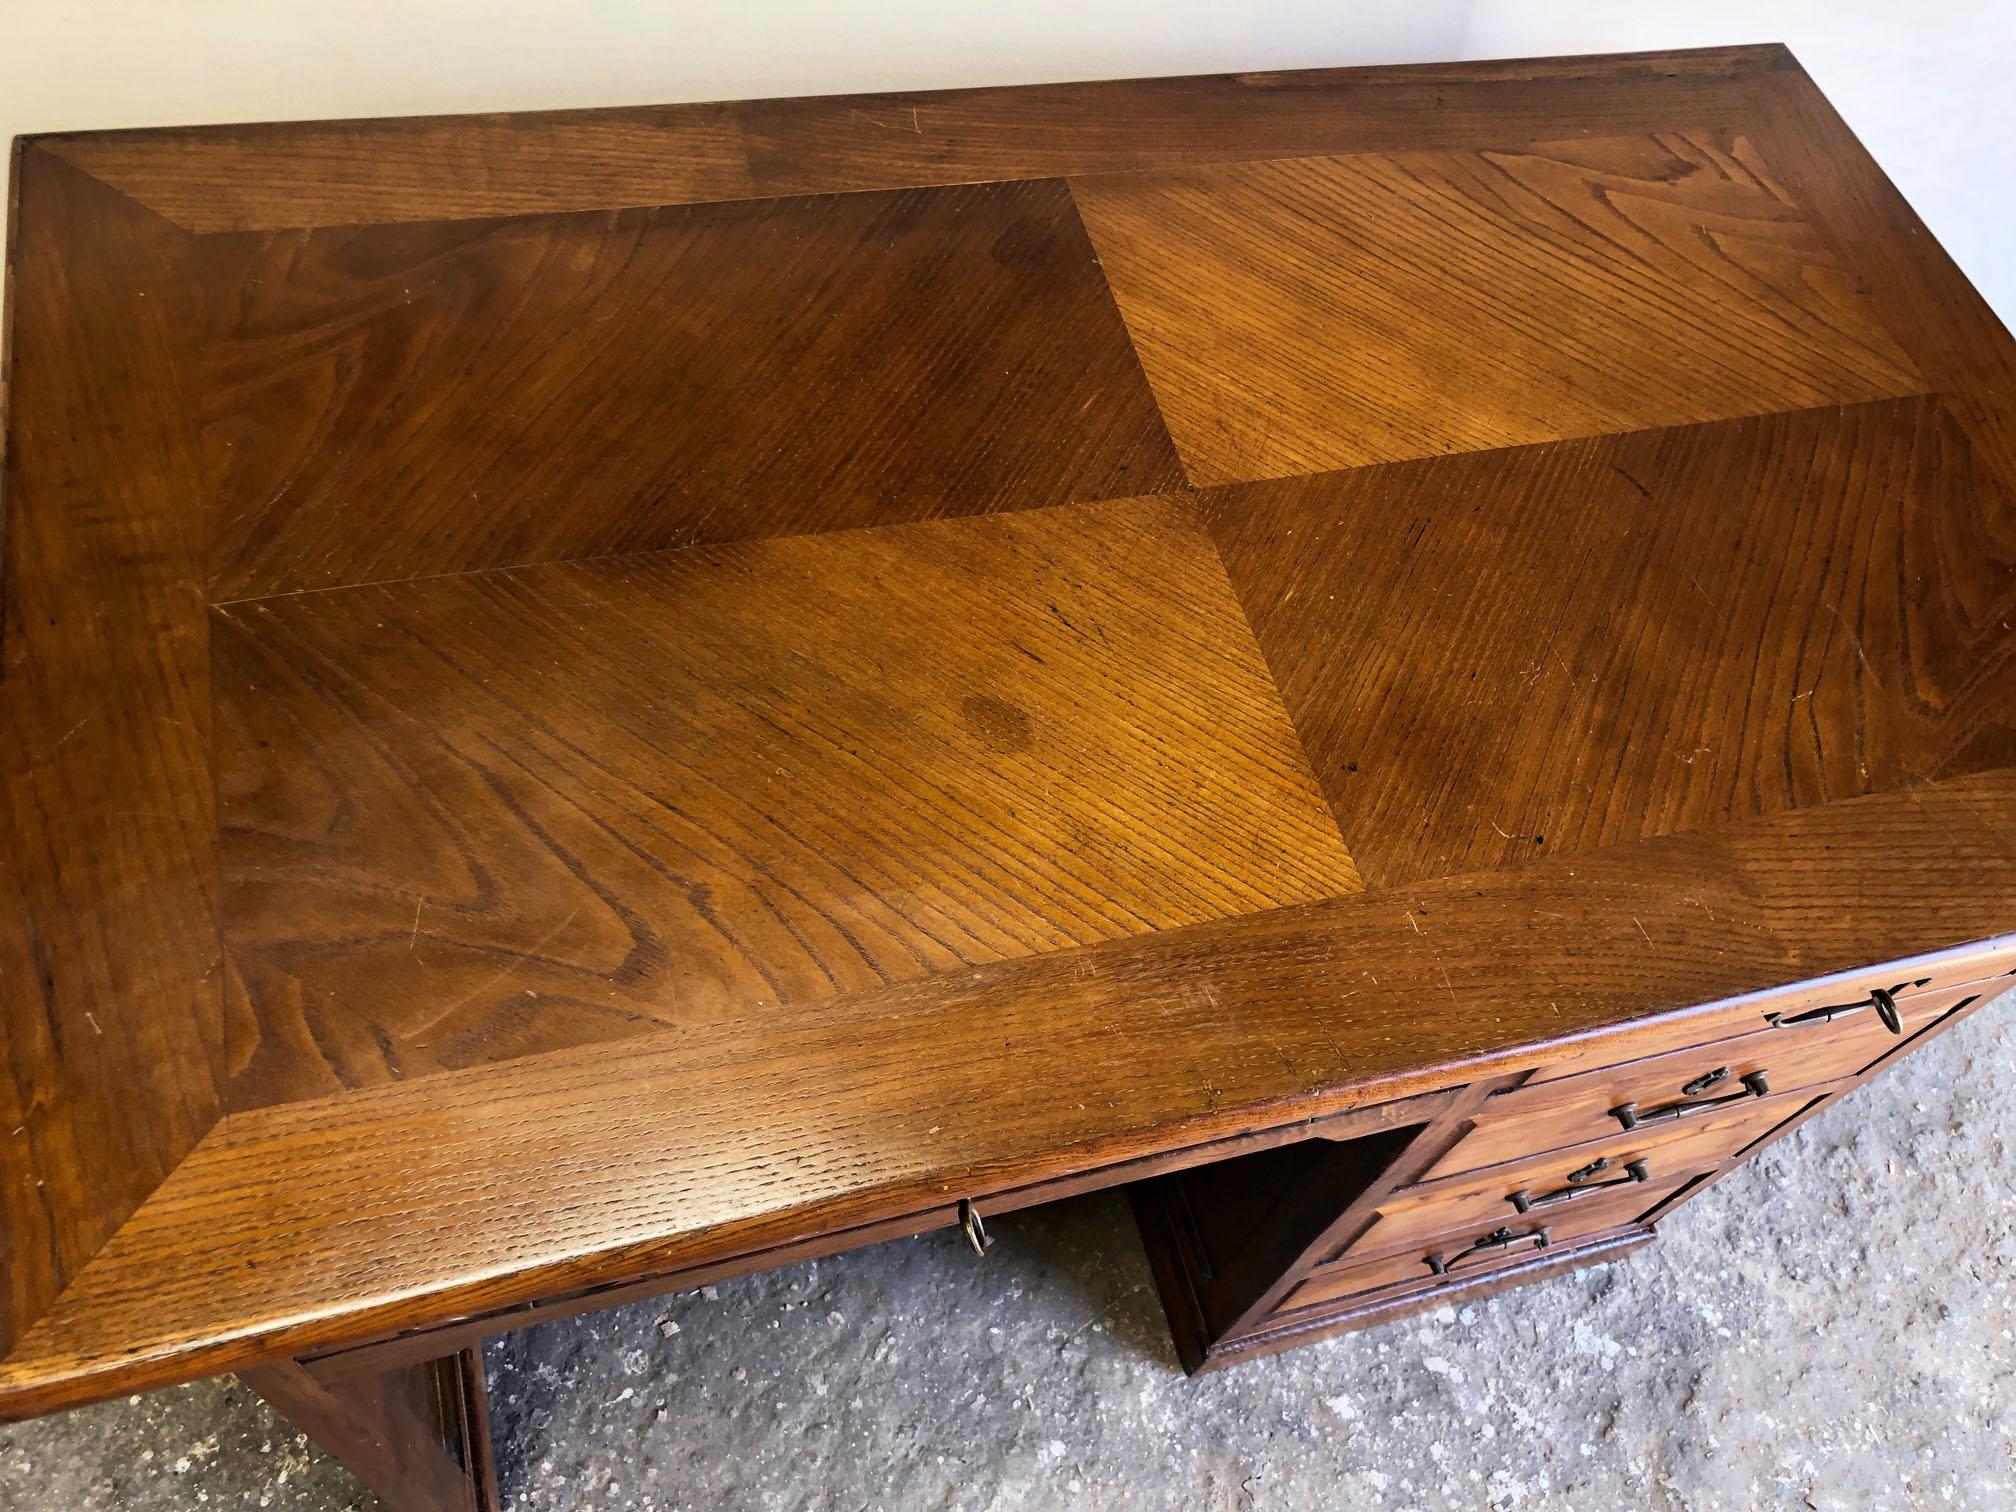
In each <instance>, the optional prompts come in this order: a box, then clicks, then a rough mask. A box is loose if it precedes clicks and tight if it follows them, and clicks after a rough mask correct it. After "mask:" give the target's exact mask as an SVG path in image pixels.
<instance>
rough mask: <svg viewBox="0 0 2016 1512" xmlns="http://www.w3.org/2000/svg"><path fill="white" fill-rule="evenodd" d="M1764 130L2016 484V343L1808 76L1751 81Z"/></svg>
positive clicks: (1914, 352) (1784, 72) (1986, 452)
mask: <svg viewBox="0 0 2016 1512" xmlns="http://www.w3.org/2000/svg"><path fill="white" fill-rule="evenodd" d="M1752 88H1753V90H1754V92H1755V96H1756V100H1757V113H1756V116H1755V122H1756V124H1755V126H1754V128H1753V129H1754V130H1755V132H1756V133H1757V135H1758V137H1759V139H1760V140H1761V141H1762V142H1763V143H1764V144H1765V150H1766V151H1767V152H1768V154H1769V156H1770V158H1771V161H1772V162H1773V163H1775V164H1776V165H1777V166H1778V167H1779V169H1780V170H1781V171H1782V172H1783V174H1784V177H1785V183H1786V184H1787V185H1788V187H1789V188H1790V189H1791V191H1792V192H1793V193H1794V194H1795V195H1796V196H1797V197H1798V200H1799V203H1800V204H1802V205H1804V206H1806V207H1807V212H1808V214H1810V215H1811V216H1812V217H1813V219H1814V222H1815V224H1816V225H1817V226H1819V227H1821V228H1822V229H1823V231H1824V232H1825V233H1826V234H1827V236H1828V237H1829V239H1830V240H1831V241H1832V243H1833V244H1834V245H1835V246H1837V247H1853V248H1854V249H1855V253H1856V272H1857V273H1858V274H1859V275H1860V277H1861V279H1862V281H1863V283H1864V285H1865V286H1866V287H1867V288H1868V290H1869V294H1870V297H1871V299H1873V300H1874V301H1875V302H1876V303H1877V305H1878V306H1879V307H1880V308H1881V309H1882V310H1883V311H1884V318H1885V320H1886V321H1887V322H1888V324H1889V327H1890V329H1891V330H1892V331H1894V332H1895V333H1896V335H1897V337H1898V339H1899V340H1900V341H1901V342H1902V343H1903V345H1904V347H1905V349H1906V350H1907V351H1909V352H1910V354H1911V357H1912V360H1913V362H1914V363H1915V364H1916V365H1917V367H1918V369H1919V371H1921V372H1923V373H1924V374H1925V375H1926V377H1927V378H1928V379H1929V380H1930V382H1931V385H1932V386H1933V387H1934V388H1935V389H1936V390H1937V391H1938V393H1939V394H1940V396H1941V397H1942V398H1943V399H1944V400H1945V402H1946V404H1947V407H1948V408H1950V409H1951V410H1952V411H1953V412H1954V414H1955V415H1956V416H1957V417H1958V419H1959V422H1960V425H1961V427H1962V428H1963V429H1964V430H1965V431H1966V432H1967V435H1968V437H1969V439H1970V440H1971V441H1972V442H1973V445H1974V448H1975V450H1976V452H1977V453H1978V454H1979V455H1980V456H1981V457H1982V458H1983V459H1984V460H1985V461H1986V463H1987V465H1988V466H1989V468H1990V470H1991V471H1993V472H1994V473H1995V474H1996V475H1997V476H1998V477H2000V478H2001V479H2002V481H2003V482H2004V483H2005V484H2008V485H2012V486H2016V412H2012V409H2011V405H2010V396H2011V395H2012V394H2016V343H2012V342H2011V341H2010V339H2009V332H2008V330H2007V329H2006V328H2005V327H2004V326H2003V323H2002V321H2001V320H2000V319H1998V318H1997V317H1996V315H1995V312H1994V311H1993V310H1991V309H1990V308H1989V307H1988V302H1987V301H1986V300H1984V299H1983V298H1982V297H1981V295H1980V293H1979V292H1978V291H1977V290H1976V289H1975V288H1974V286H1973V285H1972V284H1970V283H1968V281H1967V279H1966V277H1965V275H1963V274H1962V273H1961V271H1960V269H1959V268H1958V267H1957V266H1956V265H1955V264H1954V262H1953V259H1952V258H1951V257H1949V256H1947V255H1946V251H1945V249H1944V248H1943V247H1941V246H1940V245H1939V241H1938V239H1937V238H1936V237H1934V236H1933V234H1932V233H1931V232H1930V231H1929V230H1927V229H1926V227H1925V223H1924V222H1923V221H1921V220H1919V218H1918V217H1917V215H1916V214H1915V213H1914V212H1913V211H1912V209H1911V207H1910V206H1909V205H1908V204H1906V203H1905V202H1904V196H1903V195H1901V194H1899V193H1898V192H1897V187H1896V185H1894V184H1892V183H1891V182H1890V180H1889V179H1888V178H1886V177H1885V176H1884V174H1883V171H1882V169H1880V168H1879V167H1877V165H1876V163H1875V161H1874V160H1873V159H1872V158H1871V157H1870V156H1869V154H1868V153H1867V152H1866V151H1865V150H1864V149H1863V147H1862V144H1861V143H1860V142H1858V141H1856V139H1855V135H1854V133H1853V132H1851V131H1850V130H1849V129H1848V127H1847V126H1846V125H1845V124H1844V123H1843V122H1842V120H1841V117H1840V116H1839V115H1838V114H1836V113H1835V110H1834V107H1833V106H1832V105H1830V104H1828V103H1827V99H1826V97H1825V96H1824V95H1822V94H1821V93H1820V90H1819V88H1818V87H1817V86H1816V85H1815V84H1814V82H1813V80H1812V79H1811V78H1809V77H1808V76H1807V75H1806V73H1805V71H1804V70H1802V69H1798V68H1787V69H1780V70H1775V71H1773V72H1771V73H1770V74H1768V75H1760V76H1759V77H1758V78H1757V79H1755V80H1754V81H1752Z"/></svg>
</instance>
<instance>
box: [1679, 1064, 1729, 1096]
mask: <svg viewBox="0 0 2016 1512" xmlns="http://www.w3.org/2000/svg"><path fill="white" fill-rule="evenodd" d="M1727 1080H1729V1068H1728V1067H1727V1066H1717V1067H1716V1068H1715V1069H1714V1070H1713V1071H1708V1072H1704V1073H1702V1074H1701V1075H1700V1076H1697V1077H1695V1078H1694V1080H1692V1081H1690V1082H1685V1083H1683V1084H1682V1085H1681V1088H1680V1095H1681V1096H1682V1097H1699V1096H1700V1095H1701V1094H1702V1093H1703V1092H1706V1091H1707V1090H1708V1089H1709V1088H1710V1087H1716V1086H1720V1085H1721V1084H1722V1083H1723V1082H1725V1081H1727Z"/></svg>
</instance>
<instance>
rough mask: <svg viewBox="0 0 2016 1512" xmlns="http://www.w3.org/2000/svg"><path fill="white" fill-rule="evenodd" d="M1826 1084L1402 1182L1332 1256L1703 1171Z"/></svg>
mask: <svg viewBox="0 0 2016 1512" xmlns="http://www.w3.org/2000/svg"><path fill="white" fill-rule="evenodd" d="M1824 1091H1825V1089H1824V1088H1816V1089H1813V1090H1810V1091H1807V1092H1795V1093H1792V1094H1791V1095H1789V1096H1783V1097H1765V1098H1746V1099H1744V1100H1743V1101H1742V1102H1740V1103H1737V1104H1734V1105H1733V1106H1730V1107H1726V1108H1718V1109H1715V1110H1714V1111H1712V1112H1710V1113H1708V1114H1706V1115H1704V1116H1702V1117H1700V1118H1690V1119H1681V1120H1678V1121H1676V1122H1673V1123H1667V1124H1653V1125H1649V1126H1646V1127H1643V1128H1640V1129H1637V1130H1634V1131H1632V1132H1631V1133H1629V1134H1627V1133H1625V1132H1624V1131H1623V1130H1621V1129H1614V1128H1613V1131H1612V1133H1611V1135H1610V1137H1609V1138H1608V1139H1603V1140H1594V1141H1591V1142H1590V1143H1588V1144H1583V1145H1575V1146H1573V1147H1571V1148H1570V1149H1566V1150H1550V1151H1548V1152H1547V1153H1546V1154H1544V1155H1535V1156H1531V1157H1529V1158H1527V1159H1524V1160H1518V1161H1513V1162H1511V1163H1509V1164H1506V1165H1499V1166H1493V1167H1491V1168H1490V1169H1489V1170H1487V1171H1484V1172H1481V1173H1476V1174H1470V1175H1458V1176H1453V1177H1447V1178H1445V1179H1443V1180H1440V1181H1432V1182H1428V1183H1425V1184H1423V1185H1417V1186H1409V1187H1402V1188H1400V1189H1399V1190H1398V1191H1396V1192H1394V1193H1393V1194H1392V1195H1391V1196H1389V1197H1388V1198H1387V1199H1386V1200H1385V1201H1384V1202H1383V1203H1381V1204H1380V1205H1379V1207H1378V1209H1377V1210H1376V1214H1375V1216H1374V1218H1373V1220H1372V1226H1371V1227H1370V1228H1368V1229H1366V1230H1365V1231H1364V1232H1363V1233H1361V1234H1359V1235H1358V1236H1357V1237H1356V1238H1355V1239H1353V1240H1352V1241H1351V1242H1350V1243H1348V1244H1346V1245H1344V1246H1343V1247H1341V1248H1340V1249H1339V1250H1338V1251H1337V1252H1336V1254H1335V1255H1333V1256H1331V1257H1330V1258H1332V1259H1333V1260H1334V1259H1338V1258H1341V1257H1343V1256H1345V1255H1369V1254H1375V1253H1382V1252H1384V1251H1386V1250H1390V1249H1395V1248H1398V1247H1400V1246H1404V1245H1412V1244H1418V1243H1420V1242H1422V1241H1423V1240H1426V1239H1429V1238H1432V1237H1433V1236H1434V1235H1436V1234H1443V1233H1447V1232H1449V1231H1450V1230H1452V1229H1459V1228H1466V1227H1470V1226H1473V1225H1475V1224H1479V1223H1485V1224H1488V1223H1493V1222H1496V1223H1516V1222H1517V1221H1518V1220H1519V1219H1520V1218H1521V1217H1522V1216H1524V1214H1525V1213H1533V1214H1536V1215H1538V1216H1540V1217H1542V1218H1557V1217H1561V1216H1563V1215H1565V1214H1567V1213H1570V1212H1579V1211H1580V1210H1581V1208H1582V1207H1583V1205H1584V1204H1587V1203H1591V1202H1599V1201H1605V1200H1607V1199H1606V1198H1605V1197H1603V1196H1600V1195H1599V1194H1602V1193H1608V1192H1610V1191H1611V1190H1612V1189H1613V1187H1614V1184H1616V1183H1618V1182H1627V1183H1628V1182H1632V1181H1634V1180H1636V1181H1638V1182H1640V1183H1641V1184H1649V1183H1651V1182H1656V1181H1662V1180H1664V1179H1665V1178H1666V1177H1667V1176H1669V1175H1676V1174H1679V1173H1682V1172H1687V1171H1702V1170H1707V1169H1709V1168H1711V1167H1713V1166H1717V1165H1720V1164H1721V1163H1722V1162H1723V1161H1725V1160H1727V1159H1729V1158H1730V1157H1731V1156H1733V1155H1737V1154H1740V1153H1741V1152H1742V1151H1744V1150H1746V1149H1748V1148H1749V1147H1750V1146H1751V1145H1753V1144H1755V1143H1756V1142H1757V1141H1758V1140H1760V1139H1762V1138H1764V1137H1765V1135H1767V1134H1769V1133H1770V1132H1771V1131H1772V1130H1773V1129H1775V1128H1777V1127H1778V1126H1779V1125H1780V1124H1782V1123H1784V1122H1785V1121H1786V1120H1787V1119H1789V1118H1795V1117H1797V1116H1798V1115H1799V1114H1800V1113H1802V1112H1804V1111H1805V1109H1806V1108H1807V1107H1808V1106H1810V1105H1811V1103H1812V1101H1813V1099H1814V1098H1815V1097H1816V1096H1820V1095H1823V1093H1824ZM1514 1198H1517V1199H1518V1200H1517V1201H1514Z"/></svg>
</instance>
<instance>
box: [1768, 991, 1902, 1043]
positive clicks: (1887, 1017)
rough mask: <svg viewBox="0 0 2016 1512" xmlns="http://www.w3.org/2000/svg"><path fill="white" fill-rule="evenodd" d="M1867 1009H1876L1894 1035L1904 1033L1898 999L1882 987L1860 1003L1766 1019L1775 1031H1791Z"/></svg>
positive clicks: (1878, 1015) (1871, 992) (1772, 1015)
mask: <svg viewBox="0 0 2016 1512" xmlns="http://www.w3.org/2000/svg"><path fill="white" fill-rule="evenodd" d="M1865 1008H1874V1009H1875V1010H1876V1017H1878V1018H1879V1019H1881V1020H1883V1027H1884V1028H1885V1029H1888V1030H1889V1031H1890V1032H1891V1033H1892V1034H1902V1033H1903V1032H1904V1015H1903V1014H1901V1013H1899V1012H1898V1011H1897V999H1896V998H1895V997H1893V996H1892V995H1891V994H1890V993H1888V992H1886V991H1885V990H1884V989H1883V988H1881V987H1871V988H1870V989H1869V996H1868V997H1867V998H1865V999H1864V1000H1863V1001H1862V1002H1859V1003H1835V1004H1834V1005H1833V1006H1832V1007H1828V1008H1809V1009H1808V1010H1807V1011H1806V1012H1804V1013H1792V1014H1784V1013H1767V1014H1765V1015H1764V1018H1765V1020H1766V1022H1768V1023H1769V1024H1770V1025H1771V1027H1772V1028H1773V1029H1790V1028H1791V1027H1792V1026H1793V1025H1795V1024H1831V1023H1833V1022H1834V1020H1835V1019H1837V1018H1845V1017H1847V1016H1848V1015H1849V1014H1851V1013H1860V1012H1861V1011H1862V1010H1863V1009H1865Z"/></svg>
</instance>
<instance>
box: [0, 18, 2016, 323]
mask: <svg viewBox="0 0 2016 1512" xmlns="http://www.w3.org/2000/svg"><path fill="white" fill-rule="evenodd" d="M1770 41H1777V42H1786V43H1789V44H1790V45H1791V46H1792V48H1793V50H1794V51H1795V52H1796V53H1797V54H1798V55H1799V57H1800V59H1801V61H1803V62H1804V63H1805V65H1806V67H1807V68H1808V70H1810V71H1811V72H1812V74H1813V75H1814V77H1815V78H1816V79H1818V81H1819V82H1820V85H1821V87H1822V88H1823V89H1825V90H1826V91H1827V93H1828V94H1829V96H1830V97H1831V98H1832V99H1833V101H1834V103H1835V105H1836V106H1837V107H1839V109H1840V110H1841V113H1842V114H1843V115H1844V116H1846V117H1847V119H1848V122H1849V124H1850V125H1852V126H1853V127H1855V128H1856V130H1857V132H1858V133H1859V134H1860V135H1861V137H1862V140H1863V141H1864V142H1865V143H1866V144H1867V145H1868V147H1869V149H1870V150H1871V151H1872V152H1873V153H1874V154H1875V155H1876V157H1877V159H1878V161H1880V162H1881V163H1882V164H1883V166H1884V167H1885V168H1886V169H1888V170H1889V172H1890V175H1891V177H1892V178H1894V179H1895V180H1896V181H1897V183H1898V185H1899V186H1900V187H1901V188H1902V189H1903V191H1904V193H1905V194H1906V196H1908V197H1909V198H1910V200H1911V202H1912V203H1913V204H1914V205H1915V206H1916V207H1917V209H1918V212H1919V214H1920V215H1922V216H1923V217H1924V219H1925V220H1926V222H1927V223H1928V224H1929V225H1930V226H1931V228H1932V230H1933V232H1934V233H1935V234H1936V235H1938V236H1939V238H1940V239H1941V240H1942V241H1943V242H1944V243H1945V245H1946V247H1947V249H1948V250H1949V251H1951V252H1952V254H1953V256H1954V257H1955V258H1956V259H1957V260H1958V261H1959V263H1960V265H1961V266H1962V267H1963V268H1965V269H1966V270H1967V272H1968V273H1969V275H1970V276H1971V277H1972V278H1973V279H1974V281H1975V283H1976V284H1977V285H1979V286H1980V288H1981V289H1982V291H1983V292H1984V293H1985V294H1986V295H1987V297H1988V299H1989V301H1990V302H1991V303H1993V304H1994V305H1995V307H1996V308H1997V309H1998V310H1999V311H2000V312H2001V314H2002V317H2003V319H2004V321H2005V322H2007V323H2009V324H2011V325H2016V251H2012V243H2016V194H2012V193H2011V192H2010V190H2011V185H2010V178H2011V174H2012V170H2016V79H2012V77H2011V72H2010V61H2011V55H2012V51H2016V3H2012V0H1945V3H1941V0H1924V3H1920V4H1916V5H1899V4H1897V3H1895V0H1750V3H1733V0H1691V3H1689V4H1688V5H1686V6H1685V7H1684V8H1683V7H1681V6H1678V5H1667V4H1660V3H1656V0H1655V3H1651V4H1641V5H1635V6H1634V5H1630V4H1626V3H1620V0H1392V3H1389V4H1381V5H1369V4H1362V3H1352V0H1245V3H1240V0H1013V3H1006V4H1001V3H992V4H980V3H969V4H965V5H962V4H960V3H959V0H852V3H849V4H820V3H819V0H658V3H650V0H312V3H311V0H263V3H261V0H0V137H6V136H12V135H13V134H15V133H17V132H28V131H59V130H74V129H81V128H86V127H98V126H144V125H161V124H169V123H184V122H199V121H242V120H274V119H281V118H286V117H295V118H301V117H318V116H352V115H400V114H408V113H414V112H427V113H432V112H442V111H460V110H517V109H533V108H546V107H559V106H578V105H619V104H621V105H629V104H647V103H657V102H663V101H676V100H706V99H741V98H749V97H756V96H762V95H781V94H826V93H834V92H837V91H843V90H872V89H921V88H929V87H934V86H946V85H958V84H983V83H986V84H996V83H1031V82H1038V81H1045V80H1055V79H1084V78H1111V77H1118V76H1124V75H1142V74H1161V73H1194V72H1217V71H1222V70H1237V69H1256V68H1300V67H1317V66H1322V65H1338V64H1351V63H1392V62H1434V61H1441V60H1445V59H1454V58H1502V57H1520V56H1530V55H1538V54H1547V53H1574V52H1599V51H1615V50H1625V49H1635V48H1650V47H1685V46H1705V45H1709V44H1714V43H1728V42H1770Z"/></svg>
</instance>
